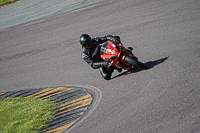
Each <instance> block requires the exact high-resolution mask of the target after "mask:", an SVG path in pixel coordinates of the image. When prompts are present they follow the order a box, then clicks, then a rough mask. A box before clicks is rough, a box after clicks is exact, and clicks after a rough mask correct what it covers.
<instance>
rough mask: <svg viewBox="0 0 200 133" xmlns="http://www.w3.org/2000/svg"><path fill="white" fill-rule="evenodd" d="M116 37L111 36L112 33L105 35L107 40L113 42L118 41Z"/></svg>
mask: <svg viewBox="0 0 200 133" xmlns="http://www.w3.org/2000/svg"><path fill="white" fill-rule="evenodd" d="M116 37H117V36H116ZM116 37H114V36H112V35H107V36H106V38H107V40H109V41H111V42H113V43H120V42H119V41H118V38H116Z"/></svg>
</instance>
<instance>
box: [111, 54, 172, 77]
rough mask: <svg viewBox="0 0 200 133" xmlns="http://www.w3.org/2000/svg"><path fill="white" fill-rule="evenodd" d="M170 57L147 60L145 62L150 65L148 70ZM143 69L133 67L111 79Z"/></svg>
mask: <svg viewBox="0 0 200 133" xmlns="http://www.w3.org/2000/svg"><path fill="white" fill-rule="evenodd" d="M168 58H169V57H165V58H162V59H158V60H155V61H149V62H146V63H144V64H145V65H147V66H148V69H147V70H149V69H151V68H153V67H155V66H157V65H159V64H161V63H163V62H165V61H166V60H167V59H168ZM142 70H143V69H140V68H136V69H131V70H128V71H125V72H123V73H121V74H119V75H117V76H115V77H113V78H111V79H114V78H117V77H120V76H123V75H128V74H131V73H136V72H140V71H142Z"/></svg>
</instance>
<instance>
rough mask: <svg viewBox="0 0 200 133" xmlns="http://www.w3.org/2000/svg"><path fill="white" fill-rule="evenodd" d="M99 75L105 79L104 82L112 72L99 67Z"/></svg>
mask: <svg viewBox="0 0 200 133" xmlns="http://www.w3.org/2000/svg"><path fill="white" fill-rule="evenodd" d="M99 71H100V74H101V76H102V77H103V78H104V79H105V80H109V79H110V78H111V76H112V72H111V71H109V70H107V69H106V68H105V67H100V68H99Z"/></svg>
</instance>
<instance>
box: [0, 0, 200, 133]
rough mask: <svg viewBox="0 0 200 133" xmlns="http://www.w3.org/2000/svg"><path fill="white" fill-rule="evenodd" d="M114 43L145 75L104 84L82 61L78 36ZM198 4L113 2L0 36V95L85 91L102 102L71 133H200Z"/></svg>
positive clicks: (116, 77) (166, 0) (183, 0)
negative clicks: (116, 39) (70, 88)
mask: <svg viewBox="0 0 200 133" xmlns="http://www.w3.org/2000/svg"><path fill="white" fill-rule="evenodd" d="M82 33H89V34H90V35H91V36H93V37H95V36H104V35H107V34H114V35H119V36H120V37H121V40H122V42H123V44H124V45H125V46H132V47H133V48H134V50H133V51H134V54H135V55H136V56H138V58H139V60H140V61H142V62H144V63H145V64H146V65H148V66H149V70H145V71H142V70H140V69H136V70H133V71H123V72H122V73H120V74H119V73H118V72H114V73H113V76H112V79H111V80H109V81H106V80H104V79H103V78H101V76H100V74H99V71H98V70H93V69H91V68H90V67H89V66H88V65H87V64H86V63H85V62H84V61H82V59H81V56H80V52H81V47H80V45H79V44H78V39H79V36H80V35H81V34H82ZM199 36H200V1H199V0H190V1H188V0H163V1H160V0H123V1H121V0H112V1H110V2H107V3H103V4H98V5H96V6H91V7H88V8H84V9H79V10H77V11H73V12H70V13H65V14H61V15H57V16H54V17H51V18H48V19H45V20H40V21H37V22H33V23H29V24H26V25H22V26H19V27H15V28H12V29H8V30H5V31H2V32H0V40H1V43H0V44H1V45H0V75H1V77H0V91H9V90H13V89H20V88H30V87H34V86H56V85H57V86H60V85H65V84H79V85H80V84H82V85H91V86H94V87H97V88H99V89H100V90H101V92H102V98H101V101H100V103H99V105H98V107H97V108H96V109H95V110H94V112H93V113H92V114H91V115H90V116H89V117H87V119H85V120H83V121H82V122H81V123H80V124H79V125H77V126H76V128H74V129H72V130H71V131H70V133H82V132H85V133H86V132H87V133H94V132H96V133H110V132H118V133H133V132H134V133H161V132H162V133H199V132H200V84H199V74H200V68H199V66H200V38H199Z"/></svg>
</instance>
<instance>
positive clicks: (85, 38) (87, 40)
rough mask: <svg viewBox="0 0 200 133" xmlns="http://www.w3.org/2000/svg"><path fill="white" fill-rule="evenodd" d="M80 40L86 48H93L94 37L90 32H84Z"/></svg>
mask: <svg viewBox="0 0 200 133" xmlns="http://www.w3.org/2000/svg"><path fill="white" fill-rule="evenodd" d="M79 41H80V44H81V45H82V46H83V47H84V48H91V46H92V39H91V37H90V35H88V34H82V35H81V36H80V38H79Z"/></svg>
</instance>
